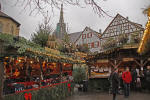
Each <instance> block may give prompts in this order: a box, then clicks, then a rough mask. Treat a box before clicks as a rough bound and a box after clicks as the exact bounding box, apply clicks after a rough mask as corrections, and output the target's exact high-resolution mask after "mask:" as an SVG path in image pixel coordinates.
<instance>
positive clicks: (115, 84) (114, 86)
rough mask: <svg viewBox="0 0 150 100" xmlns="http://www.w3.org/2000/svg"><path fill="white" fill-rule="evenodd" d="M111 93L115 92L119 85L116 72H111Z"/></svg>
mask: <svg viewBox="0 0 150 100" xmlns="http://www.w3.org/2000/svg"><path fill="white" fill-rule="evenodd" d="M111 77H112V93H117V91H118V87H119V76H118V73H115V72H114V73H113V74H112V76H111Z"/></svg>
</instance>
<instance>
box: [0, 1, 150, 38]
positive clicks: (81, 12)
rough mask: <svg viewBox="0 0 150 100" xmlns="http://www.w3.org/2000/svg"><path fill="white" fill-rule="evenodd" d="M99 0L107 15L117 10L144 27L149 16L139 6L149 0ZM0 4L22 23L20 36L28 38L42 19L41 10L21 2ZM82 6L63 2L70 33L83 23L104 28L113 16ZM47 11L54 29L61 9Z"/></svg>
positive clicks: (83, 26) (80, 29) (142, 6)
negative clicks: (23, 5)
mask: <svg viewBox="0 0 150 100" xmlns="http://www.w3.org/2000/svg"><path fill="white" fill-rule="evenodd" d="M0 1H1V0H0ZM4 1H5V0H4ZM8 1H9V2H8ZM95 1H96V0H95ZM98 4H99V6H101V7H102V9H103V10H104V11H106V12H107V13H108V14H109V15H111V16H113V17H115V16H116V14H117V13H119V14H121V15H122V16H124V17H128V18H129V20H130V21H133V22H135V23H139V24H142V25H143V27H144V28H145V24H146V22H147V20H148V18H147V16H146V15H144V14H143V13H142V10H143V9H142V8H145V7H147V6H148V5H149V4H150V0H105V1H103V0H101V1H100V2H99V3H98ZM1 5H2V11H3V12H4V13H6V14H7V15H9V16H11V17H12V18H14V19H15V20H17V21H18V22H19V23H20V24H21V26H20V36H23V37H25V38H26V39H31V34H33V33H34V32H36V30H37V29H38V24H39V23H41V22H42V21H43V16H42V15H40V14H37V15H36V14H32V15H30V12H31V10H30V9H25V10H23V7H22V6H14V4H13V1H12V0H6V1H5V2H1ZM83 6H84V8H81V7H78V6H73V5H64V21H65V23H66V24H67V27H68V29H69V33H73V32H79V31H83V30H84V28H85V27H86V26H88V27H90V28H92V29H93V30H95V31H99V29H101V30H102V32H103V31H104V30H105V28H106V27H107V26H108V25H109V23H110V22H111V20H113V18H111V17H109V16H104V17H103V16H102V17H99V16H98V15H97V14H95V13H94V11H93V10H92V7H90V6H87V5H83ZM47 9H49V8H47ZM49 13H50V14H49V16H50V17H51V21H50V24H51V25H52V27H53V29H55V28H56V24H57V23H58V21H59V16H60V9H57V8H55V9H54V13H52V12H51V10H49Z"/></svg>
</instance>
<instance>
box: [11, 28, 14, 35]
mask: <svg viewBox="0 0 150 100" xmlns="http://www.w3.org/2000/svg"><path fill="white" fill-rule="evenodd" d="M11 33H12V34H14V27H13V26H11Z"/></svg>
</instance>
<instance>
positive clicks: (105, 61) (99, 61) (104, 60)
mask: <svg viewBox="0 0 150 100" xmlns="http://www.w3.org/2000/svg"><path fill="white" fill-rule="evenodd" d="M108 62H109V61H108V60H107V59H102V60H97V63H108Z"/></svg>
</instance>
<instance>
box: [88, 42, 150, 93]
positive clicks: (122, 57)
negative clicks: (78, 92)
mask: <svg viewBox="0 0 150 100" xmlns="http://www.w3.org/2000/svg"><path fill="white" fill-rule="evenodd" d="M137 49H138V45H135V44H134V45H123V46H122V47H117V48H113V49H110V50H106V51H104V52H101V53H99V54H96V55H92V56H89V57H88V58H87V62H88V65H89V75H90V77H89V78H90V79H89V80H90V81H91V82H90V81H89V82H90V83H91V84H90V85H91V87H95V88H100V89H104V90H105V89H108V88H109V81H108V78H109V76H110V74H111V72H112V70H113V69H114V68H119V76H120V77H121V75H122V73H123V71H124V70H125V68H126V67H129V68H130V71H131V73H132V71H134V70H135V69H136V70H137V71H138V73H137V74H138V75H139V76H140V77H141V79H142V78H143V72H144V71H145V70H146V67H147V66H150V54H147V55H145V56H142V55H140V54H138V52H137ZM95 80H96V81H95ZM93 81H94V82H93Z"/></svg>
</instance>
